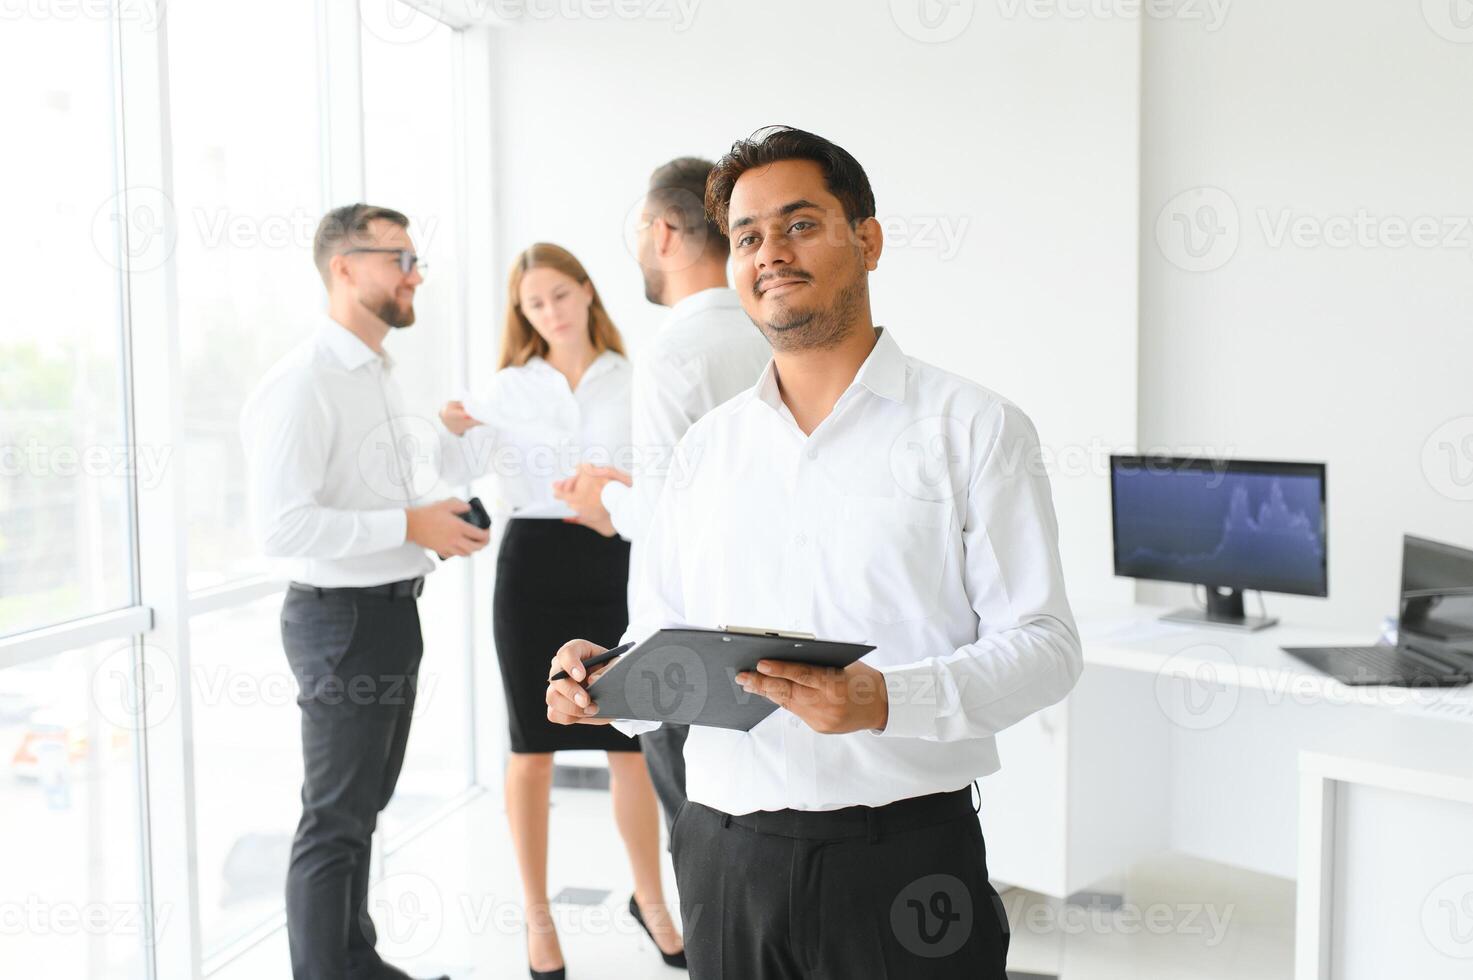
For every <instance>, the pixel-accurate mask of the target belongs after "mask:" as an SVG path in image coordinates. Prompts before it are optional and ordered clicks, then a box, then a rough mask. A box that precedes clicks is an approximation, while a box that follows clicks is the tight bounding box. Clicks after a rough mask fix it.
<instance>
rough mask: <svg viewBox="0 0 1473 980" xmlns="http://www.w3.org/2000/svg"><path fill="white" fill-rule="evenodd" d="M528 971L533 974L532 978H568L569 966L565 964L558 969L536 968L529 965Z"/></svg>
mask: <svg viewBox="0 0 1473 980" xmlns="http://www.w3.org/2000/svg"><path fill="white" fill-rule="evenodd" d="M527 972H528V973H530V974H532V980H568V968H567V967H565V966H560V967H558V968H557V969H556V970H534V969H532V968H531V967H530V966H529V967H527Z"/></svg>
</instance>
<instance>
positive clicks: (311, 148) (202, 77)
mask: <svg viewBox="0 0 1473 980" xmlns="http://www.w3.org/2000/svg"><path fill="white" fill-rule="evenodd" d="M263 52H269V55H268V60H269V70H262V68H263V61H262V53H263ZM169 71H170V79H169V81H170V92H169V98H170V110H171V112H172V115H173V141H174V181H175V188H174V192H175V193H174V198H175V199H174V206H175V212H176V213H177V215H178V221H179V240H178V245H177V247H176V253H177V261H178V268H179V321H180V343H181V351H182V357H183V364H184V447H185V454H186V456H187V464H188V465H187V471H186V472H187V480H188V484H189V486H188V492H187V493H186V494H185V500H186V502H187V506H188V509H189V586H190V588H191V589H199V588H202V587H207V586H210V585H216V584H219V583H220V582H223V581H226V580H229V579H232V578H239V577H241V576H244V575H249V574H252V573H255V572H259V571H263V570H264V568H265V563H264V561H263V560H262V559H261V557H260V556H259V554H258V552H257V549H256V548H255V546H254V544H253V543H252V541H251V538H250V528H249V525H248V523H247V520H246V509H245V486H246V481H245V472H244V467H245V461H244V454H243V452H242V449H241V444H240V426H239V419H240V407H241V404H242V403H243V402H244V401H245V398H246V395H247V394H249V393H250V390H251V389H252V388H253V387H254V386H255V384H256V382H257V381H258V380H259V379H260V378H261V376H262V374H264V373H265V371H266V369H267V368H268V367H269V366H270V365H271V364H272V363H274V362H275V361H276V360H277V359H278V358H279V357H280V356H281V355H282V354H284V353H285V352H286V351H287V350H289V349H290V348H291V347H292V346H293V345H294V344H295V343H296V342H298V341H299V340H302V339H303V338H305V337H306V336H307V335H308V334H309V333H310V332H311V331H312V329H313V328H314V326H315V323H316V317H317V316H318V315H319V314H320V311H322V310H323V309H325V308H326V299H325V294H324V292H323V288H322V281H321V280H320V279H318V277H317V271H316V269H315V268H314V266H313V265H312V235H313V232H314V231H315V230H316V228H317V222H318V220H319V219H320V218H321V217H322V209H321V207H320V197H321V192H320V173H321V168H320V164H319V159H318V144H319V142H320V140H321V133H320V130H319V127H318V120H317V49H316V12H315V7H314V6H313V5H312V4H310V3H300V2H294V0H262V2H260V3H253V4H249V5H238V6H230V5H219V4H202V3H186V4H177V5H170V7H169ZM266 106H269V107H270V111H269V112H265V111H262V107H266Z"/></svg>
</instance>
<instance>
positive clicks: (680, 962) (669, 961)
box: [629, 895, 690, 970]
mask: <svg viewBox="0 0 1473 980" xmlns="http://www.w3.org/2000/svg"><path fill="white" fill-rule="evenodd" d="M629 914H630V915H632V916H634V921H635V922H638V923H639V927H640V928H641V929H643V930H644V934H645V935H646V936H649V937H650V942H652V943H655V934H654V933H652V932H650V927H649V923H647V922H645V921H644V916H642V915H640V914H639V903H638V902H636V901H635V900H634V896H633V895H630V896H629ZM655 951H656V952H658V953H659V954H660V959H662V960H664V961H665V965H666V966H678V967H680V968H681V969H682V970H688V969H690V967H688V966H686V965H685V950H683V949H682V950H681V951H680V952H678V953H667V952H665V951H664V950H663V949H660V944H659V943H655Z"/></svg>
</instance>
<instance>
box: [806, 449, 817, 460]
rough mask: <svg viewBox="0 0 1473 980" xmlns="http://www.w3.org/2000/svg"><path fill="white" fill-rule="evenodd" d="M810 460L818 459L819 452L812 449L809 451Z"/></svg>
mask: <svg viewBox="0 0 1473 980" xmlns="http://www.w3.org/2000/svg"><path fill="white" fill-rule="evenodd" d="M808 458H809V459H818V450H817V449H810V450H808Z"/></svg>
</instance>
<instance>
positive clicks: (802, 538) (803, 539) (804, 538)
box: [793, 533, 808, 548]
mask: <svg viewBox="0 0 1473 980" xmlns="http://www.w3.org/2000/svg"><path fill="white" fill-rule="evenodd" d="M807 543H808V535H806V534H802V533H799V534H798V535H796V536H795V537H794V538H793V544H795V545H797V546H798V547H800V548H801V547H803V546H804V545H805V544H807Z"/></svg>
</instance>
